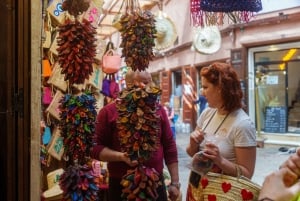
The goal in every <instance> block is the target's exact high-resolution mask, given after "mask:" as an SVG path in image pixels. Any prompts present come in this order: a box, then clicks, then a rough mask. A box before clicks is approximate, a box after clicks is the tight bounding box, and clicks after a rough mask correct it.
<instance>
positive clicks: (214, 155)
mask: <svg viewBox="0 0 300 201" xmlns="http://www.w3.org/2000/svg"><path fill="white" fill-rule="evenodd" d="M200 75H201V83H202V89H203V95H204V96H205V98H206V99H207V103H208V108H206V109H205V110H204V111H203V112H202V113H201V115H200V116H199V118H198V120H197V127H196V129H195V130H194V131H193V132H192V133H191V135H190V142H189V144H188V146H187V149H186V151H187V153H188V154H189V155H190V156H191V157H193V156H194V155H195V154H196V153H200V152H199V151H202V152H201V153H202V156H203V157H204V158H206V159H209V160H210V161H211V162H212V164H213V165H212V168H211V169H210V171H212V172H223V174H226V175H230V176H237V174H238V173H237V172H238V171H237V170H240V172H241V173H242V175H243V176H245V177H247V178H250V179H251V177H252V176H253V173H254V168H255V160H256V130H255V126H254V123H253V122H252V121H251V119H250V117H249V116H248V115H247V114H246V113H245V111H244V110H243V109H242V107H243V103H242V99H243V92H242V89H241V84H240V80H239V78H238V75H237V73H236V72H235V70H234V69H233V67H232V66H231V65H229V64H227V63H220V62H216V63H213V64H211V65H209V66H207V67H203V68H202V69H201V72H200ZM212 138H213V139H214V140H213V141H211V140H210V141H209V140H208V139H212ZM193 159H194V158H193ZM192 174H195V173H194V172H192ZM193 176H195V175H193Z"/></svg>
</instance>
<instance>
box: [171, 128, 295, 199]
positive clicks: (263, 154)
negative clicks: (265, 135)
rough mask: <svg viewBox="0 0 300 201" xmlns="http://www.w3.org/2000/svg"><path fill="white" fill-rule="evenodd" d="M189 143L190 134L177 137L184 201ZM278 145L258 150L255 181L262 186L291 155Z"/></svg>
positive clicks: (187, 174)
mask: <svg viewBox="0 0 300 201" xmlns="http://www.w3.org/2000/svg"><path fill="white" fill-rule="evenodd" d="M188 141H189V134H188V133H179V134H177V136H176V143H177V147H178V151H179V176H180V182H181V186H182V187H181V190H182V194H183V196H182V198H183V199H182V201H185V195H186V192H185V191H186V188H187V183H188V177H189V172H190V171H189V169H188V168H187V167H186V164H188V163H189V161H190V159H191V158H190V157H189V156H188V155H187V154H186V152H185V148H186V145H187V143H188ZM279 148H280V146H278V145H266V144H265V146H264V148H257V161H256V168H255V173H254V176H253V178H252V179H253V181H255V182H256V183H258V184H262V182H263V180H264V177H265V176H266V175H267V174H269V173H270V172H272V171H273V170H276V169H277V168H278V167H279V165H280V164H281V163H282V162H283V161H284V160H286V159H287V158H288V157H289V156H290V154H288V153H283V152H280V151H279V150H278V149H279Z"/></svg>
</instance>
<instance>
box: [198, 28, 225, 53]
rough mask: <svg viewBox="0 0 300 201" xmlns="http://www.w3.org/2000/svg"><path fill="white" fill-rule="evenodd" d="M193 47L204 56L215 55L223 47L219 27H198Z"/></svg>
mask: <svg viewBox="0 0 300 201" xmlns="http://www.w3.org/2000/svg"><path fill="white" fill-rule="evenodd" d="M193 47H194V48H195V49H196V50H197V51H198V52H199V53H202V54H213V53H215V52H217V51H218V50H219V49H220V47H221V34H220V31H219V29H218V27H217V26H207V27H197V28H196V30H195V35H194V38H193Z"/></svg>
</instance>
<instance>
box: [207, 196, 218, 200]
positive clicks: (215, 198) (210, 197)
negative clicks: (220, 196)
mask: <svg viewBox="0 0 300 201" xmlns="http://www.w3.org/2000/svg"><path fill="white" fill-rule="evenodd" d="M207 199H208V201H216V200H217V196H216V195H208V196H207Z"/></svg>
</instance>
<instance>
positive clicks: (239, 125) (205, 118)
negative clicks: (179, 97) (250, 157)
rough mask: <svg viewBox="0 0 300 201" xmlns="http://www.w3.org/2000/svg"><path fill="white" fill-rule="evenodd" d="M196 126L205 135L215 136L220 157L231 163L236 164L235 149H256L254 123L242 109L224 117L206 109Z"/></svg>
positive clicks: (212, 109)
mask: <svg viewBox="0 0 300 201" xmlns="http://www.w3.org/2000/svg"><path fill="white" fill-rule="evenodd" d="M210 119H211V120H210ZM209 121H210V122H209ZM197 126H198V127H199V128H201V129H202V130H204V132H205V133H206V135H215V137H216V141H215V143H216V144H217V145H218V147H219V149H220V153H221V155H222V156H223V157H224V158H226V159H228V160H229V161H231V162H236V155H235V152H234V148H235V147H253V146H254V147H256V129H255V126H254V123H253V122H252V121H251V119H250V117H249V116H248V115H247V114H246V113H245V111H244V110H243V109H238V110H236V111H233V112H231V113H230V114H229V115H228V116H226V115H219V114H218V113H217V112H216V109H214V108H207V109H206V110H204V111H203V113H202V114H201V115H200V117H199V118H198V120H197ZM218 127H219V128H218Z"/></svg>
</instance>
